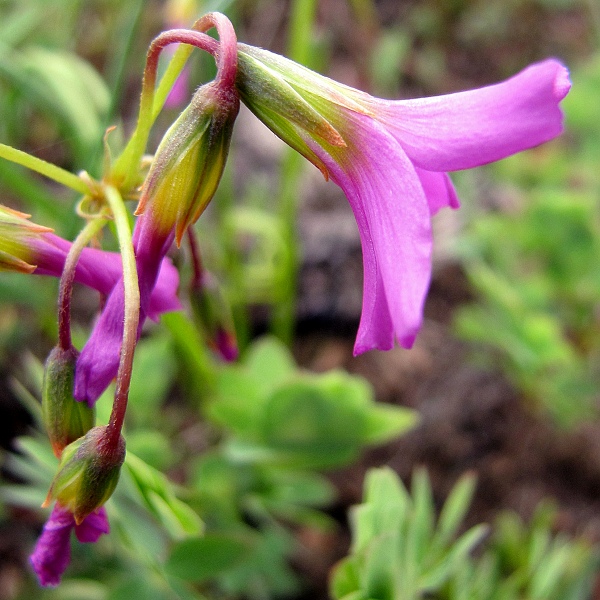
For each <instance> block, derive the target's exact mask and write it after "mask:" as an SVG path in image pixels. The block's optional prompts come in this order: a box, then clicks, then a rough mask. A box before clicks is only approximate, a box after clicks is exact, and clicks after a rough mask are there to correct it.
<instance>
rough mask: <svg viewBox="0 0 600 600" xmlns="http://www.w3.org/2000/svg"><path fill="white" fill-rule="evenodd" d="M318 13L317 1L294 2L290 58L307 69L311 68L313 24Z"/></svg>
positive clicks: (300, 0)
mask: <svg viewBox="0 0 600 600" xmlns="http://www.w3.org/2000/svg"><path fill="white" fill-rule="evenodd" d="M316 12H317V1H316V0H294V2H293V3H292V14H291V17H290V40H289V44H288V56H289V57H290V58H291V59H292V60H294V61H296V62H298V63H301V64H303V65H305V66H307V67H310V64H309V63H310V59H311V49H312V34H313V23H314V22H315V15H316Z"/></svg>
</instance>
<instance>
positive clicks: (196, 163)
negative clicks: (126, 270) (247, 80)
mask: <svg viewBox="0 0 600 600" xmlns="http://www.w3.org/2000/svg"><path fill="white" fill-rule="evenodd" d="M238 110H239V98H238V95H237V92H236V90H235V87H233V86H232V87H231V88H229V87H223V86H222V85H220V84H219V83H218V82H217V81H214V82H212V83H209V84H206V85H203V86H202V87H201V88H200V89H199V90H198V91H197V92H196V93H195V94H194V97H193V98H192V101H191V103H190V104H189V106H188V107H187V108H186V109H185V110H184V111H183V112H182V113H181V115H180V116H179V118H178V119H177V121H175V123H173V125H172V126H171V127H170V128H169V130H168V131H167V133H166V134H165V136H164V138H163V139H162V141H161V143H160V145H159V147H158V150H157V151H156V155H155V157H154V160H153V162H152V166H151V167H150V171H149V173H148V176H147V177H146V180H145V182H144V186H143V188H142V193H141V197H140V204H139V206H138V209H137V211H136V214H138V215H139V214H142V213H143V212H145V211H146V210H152V211H153V214H154V218H155V219H156V220H157V225H158V226H159V227H161V228H162V229H164V230H165V231H167V230H170V229H173V228H174V229H175V236H176V241H177V244H179V243H180V242H181V238H182V237H183V234H184V232H185V230H186V228H187V227H188V226H189V225H190V224H192V223H194V222H195V221H196V220H197V219H198V217H199V216H200V215H201V214H202V212H203V211H204V209H205V208H206V206H207V205H208V203H209V202H210V200H211V199H212V197H213V195H214V193H215V191H216V189H217V186H218V184H219V181H220V179H221V175H222V174H223V169H224V167H225V162H226V160H227V154H228V152H229V142H230V140H231V133H232V130H233V123H234V121H235V118H236V117H237V113H238Z"/></svg>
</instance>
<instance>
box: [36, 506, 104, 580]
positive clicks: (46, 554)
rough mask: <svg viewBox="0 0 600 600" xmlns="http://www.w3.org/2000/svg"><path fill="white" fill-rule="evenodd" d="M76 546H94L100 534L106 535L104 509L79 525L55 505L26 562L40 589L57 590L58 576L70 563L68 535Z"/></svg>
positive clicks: (100, 509) (65, 510)
mask: <svg viewBox="0 0 600 600" xmlns="http://www.w3.org/2000/svg"><path fill="white" fill-rule="evenodd" d="M72 530H75V535H76V536H77V539H78V540H79V541H80V542H97V541H98V538H99V537H100V536H101V535H102V534H103V533H109V531H110V526H109V524H108V519H107V517H106V511H105V510H104V508H103V507H102V508H99V509H98V510H97V511H95V512H93V513H91V514H90V515H88V516H87V517H86V518H85V519H84V520H83V521H82V522H81V524H79V525H77V524H76V523H75V517H74V516H73V515H72V513H71V512H70V511H68V510H67V509H66V508H63V507H62V506H61V505H60V504H58V503H57V504H56V505H55V506H54V509H53V510H52V513H51V514H50V517H49V518H48V521H46V524H45V525H44V530H43V531H42V534H41V535H40V537H39V539H38V541H37V544H36V546H35V550H34V551H33V554H32V555H31V557H30V558H29V560H30V562H31V564H32V566H33V570H34V571H35V573H36V575H37V576H38V579H39V582H40V583H41V584H42V585H43V586H57V585H58V584H59V583H60V579H61V577H62V574H63V573H64V572H65V569H66V568H67V566H68V565H69V562H70V561H71V531H72Z"/></svg>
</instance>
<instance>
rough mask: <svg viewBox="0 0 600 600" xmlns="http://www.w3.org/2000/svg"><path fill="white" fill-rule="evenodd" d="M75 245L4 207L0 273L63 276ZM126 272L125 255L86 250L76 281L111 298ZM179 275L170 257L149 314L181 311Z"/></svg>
mask: <svg viewBox="0 0 600 600" xmlns="http://www.w3.org/2000/svg"><path fill="white" fill-rule="evenodd" d="M70 249H71V242H69V241H67V240H65V239H63V238H61V237H59V236H57V235H55V234H54V233H52V230H51V229H49V228H48V227H44V226H42V225H37V224H36V223H33V222H32V221H30V220H29V215H26V214H24V213H21V212H18V211H15V210H12V209H10V208H7V207H6V206H3V205H0V271H14V272H19V273H32V274H34V275H50V276H53V277H60V276H61V274H62V271H63V268H64V266H65V260H66V258H67V254H68V253H69V250H70ZM122 273H123V266H122V262H121V255H120V254H119V253H118V252H106V251H104V250H97V249H95V248H85V249H84V250H83V252H82V253H81V257H80V259H79V261H78V263H77V268H76V270H75V281H76V282H77V283H80V284H83V285H85V286H87V287H89V288H92V289H94V290H97V291H98V292H100V293H101V294H103V295H108V294H110V292H111V291H112V289H113V287H114V286H115V284H116V283H117V281H119V279H120V278H121V276H122ZM178 286H179V273H178V271H177V269H176V268H175V267H174V266H173V264H172V263H171V261H170V260H169V259H168V258H165V259H163V261H162V263H161V264H160V270H159V275H158V278H157V281H156V285H155V286H154V288H153V290H152V294H151V297H150V302H149V306H148V315H149V316H150V317H151V318H152V319H154V320H157V319H158V317H159V315H160V314H161V313H163V312H169V311H173V310H180V309H181V302H180V301H179V298H178V297H177V288H178Z"/></svg>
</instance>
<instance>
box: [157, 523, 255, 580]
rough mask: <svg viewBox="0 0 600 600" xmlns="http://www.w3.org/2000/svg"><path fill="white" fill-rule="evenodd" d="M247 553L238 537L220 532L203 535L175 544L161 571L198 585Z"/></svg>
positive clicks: (248, 548)
mask: <svg viewBox="0 0 600 600" xmlns="http://www.w3.org/2000/svg"><path fill="white" fill-rule="evenodd" d="M249 551H250V547H249V546H248V544H247V543H246V542H243V541H242V540H241V539H239V538H238V537H234V536H232V535H227V534H224V533H207V534H206V535H205V536H203V537H200V538H191V539H187V540H184V541H183V542H180V543H179V544H176V545H175V546H174V547H173V550H172V552H171V555H170V556H169V558H168V560H167V563H166V565H165V569H166V571H167V573H168V574H169V575H173V576H175V577H179V578H180V579H184V580H186V581H193V582H195V583H200V582H203V581H206V580H207V579H211V578H213V577H216V576H218V575H220V574H222V573H223V572H224V571H227V570H229V569H232V568H234V567H235V566H236V565H238V564H239V563H240V562H241V561H242V560H243V558H244V555H245V554H246V553H247V552H249Z"/></svg>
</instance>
